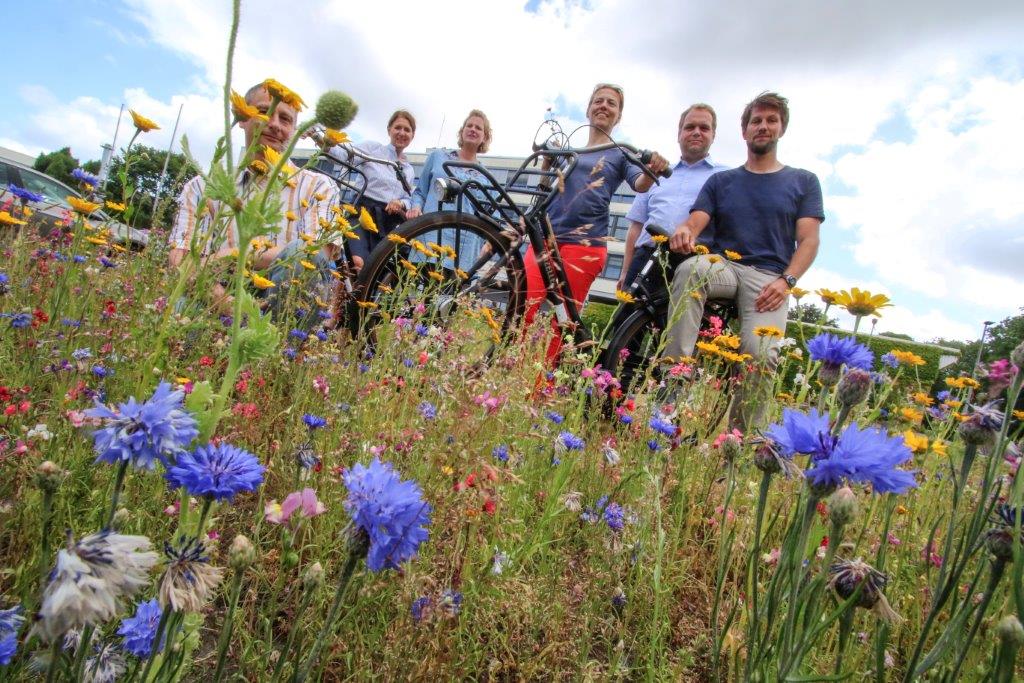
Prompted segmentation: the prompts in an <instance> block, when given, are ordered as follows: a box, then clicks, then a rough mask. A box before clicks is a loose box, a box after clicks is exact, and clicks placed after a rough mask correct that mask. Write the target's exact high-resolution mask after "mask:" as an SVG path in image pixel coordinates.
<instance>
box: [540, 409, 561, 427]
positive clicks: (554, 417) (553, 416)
mask: <svg viewBox="0 0 1024 683" xmlns="http://www.w3.org/2000/svg"><path fill="white" fill-rule="evenodd" d="M544 417H546V418H547V419H549V420H551V421H552V422H554V423H555V424H556V425H560V424H562V422H564V421H565V418H564V417H562V416H561V415H559V414H558V413H556V412H555V411H553V410H549V411H548V412H547V413H545V414H544Z"/></svg>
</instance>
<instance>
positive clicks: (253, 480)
mask: <svg viewBox="0 0 1024 683" xmlns="http://www.w3.org/2000/svg"><path fill="white" fill-rule="evenodd" d="M265 470H266V468H265V467H263V465H261V464H260V461H259V460H258V459H257V458H256V456H255V455H253V454H252V453H250V452H249V451H246V450H243V449H241V448H238V447H237V446H232V445H231V444H227V443H221V444H218V445H216V446H213V445H210V444H207V445H205V446H199V447H198V448H196V449H195V450H193V451H191V452H185V453H180V454H179V455H178V456H177V458H175V463H174V464H173V465H171V466H169V467H168V468H167V473H166V474H165V475H164V477H165V478H166V479H167V482H168V484H170V486H171V488H184V489H185V490H186V491H188V492H189V493H190V494H192V495H193V496H208V497H210V498H212V499H214V500H228V501H231V500H234V498H235V496H236V495H238V494H239V493H241V492H242V491H255V490H256V489H257V488H258V487H259V485H260V484H262V483H263V472H264V471H265Z"/></svg>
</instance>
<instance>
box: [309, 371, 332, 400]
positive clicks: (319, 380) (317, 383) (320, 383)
mask: <svg viewBox="0 0 1024 683" xmlns="http://www.w3.org/2000/svg"><path fill="white" fill-rule="evenodd" d="M313 388H314V389H316V391H317V392H318V393H319V394H320V395H321V396H323V397H324V398H327V394H329V393H331V386H330V385H329V384H328V383H327V378H326V377H324V376H323V375H317V376H316V377H314V378H313Z"/></svg>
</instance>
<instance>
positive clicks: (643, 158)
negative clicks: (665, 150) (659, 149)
mask: <svg viewBox="0 0 1024 683" xmlns="http://www.w3.org/2000/svg"><path fill="white" fill-rule="evenodd" d="M653 158H654V152H652V151H651V150H649V149H645V150H642V151H641V152H640V155H639V161H640V163H641V164H643V168H644V170H645V171H646V172H647V175H649V176H650V177H651V179H652V180H654V181H655V182H657V180H658V179H657V178H656V177H655V175H659V176H661V177H662V178H671V177H672V169H671V168H666V169H665V170H663V171H661V172H660V173H657V174H655V173H652V172H651V170H650V169H648V168H647V164H649V163H651V159H653Z"/></svg>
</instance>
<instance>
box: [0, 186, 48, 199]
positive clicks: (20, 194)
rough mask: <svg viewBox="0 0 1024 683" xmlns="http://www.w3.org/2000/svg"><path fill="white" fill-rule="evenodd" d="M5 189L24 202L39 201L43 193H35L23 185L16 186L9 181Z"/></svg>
mask: <svg viewBox="0 0 1024 683" xmlns="http://www.w3.org/2000/svg"><path fill="white" fill-rule="evenodd" d="M7 191H8V192H10V193H11V194H13V195H14V196H15V197H17V198H18V199H21V200H23V201H26V202H41V201H43V195H41V194H36V193H35V192H32V191H30V190H26V189H25V188H23V187H18V186H17V185H14V184H13V183H9V184H8V185H7Z"/></svg>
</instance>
